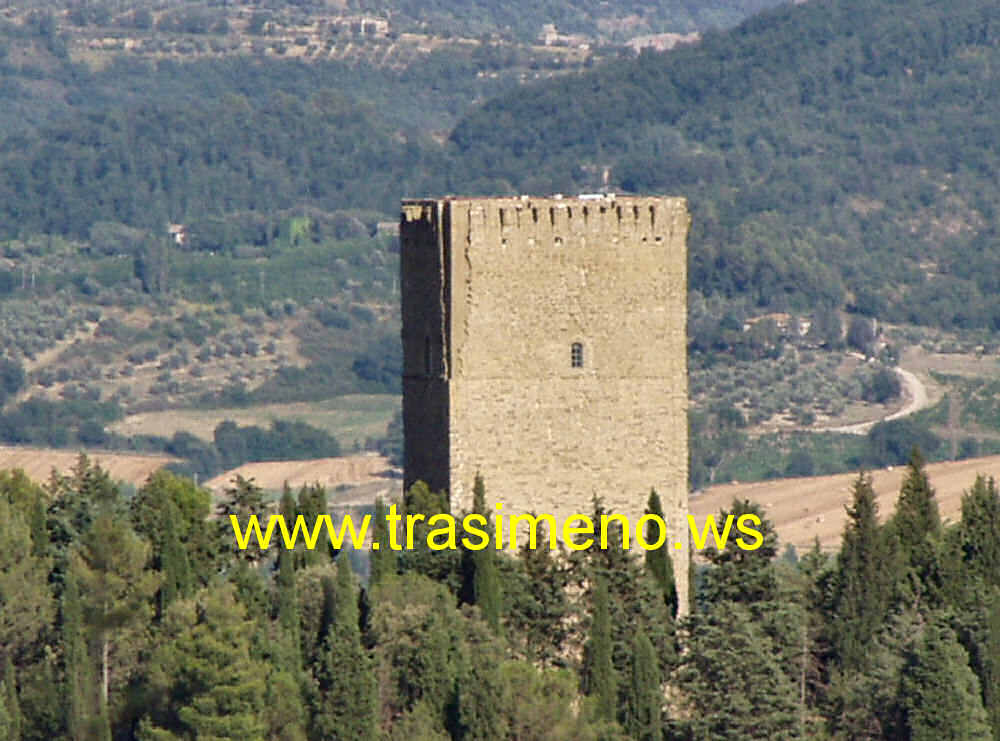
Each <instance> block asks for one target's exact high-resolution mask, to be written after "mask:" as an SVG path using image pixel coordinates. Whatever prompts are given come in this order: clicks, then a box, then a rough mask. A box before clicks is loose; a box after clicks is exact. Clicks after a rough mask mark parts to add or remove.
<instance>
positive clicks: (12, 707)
mask: <svg viewBox="0 0 1000 741" xmlns="http://www.w3.org/2000/svg"><path fill="white" fill-rule="evenodd" d="M0 677H2V682H0V731H6V733H7V735H6V736H3V735H2V733H0V738H7V739H9V741H20V740H21V727H22V725H23V724H22V720H23V719H22V717H21V706H20V703H19V702H18V699H17V678H16V677H15V676H14V664H13V663H12V662H11V660H10V654H7V656H6V657H5V659H4V667H3V674H2V675H0Z"/></svg>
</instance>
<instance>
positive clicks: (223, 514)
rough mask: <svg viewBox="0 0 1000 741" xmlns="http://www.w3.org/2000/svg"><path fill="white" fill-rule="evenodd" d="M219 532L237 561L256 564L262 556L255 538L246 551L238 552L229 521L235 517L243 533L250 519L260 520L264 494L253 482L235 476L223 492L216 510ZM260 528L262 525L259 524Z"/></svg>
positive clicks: (262, 512) (251, 540) (262, 511)
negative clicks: (254, 516) (231, 483)
mask: <svg viewBox="0 0 1000 741" xmlns="http://www.w3.org/2000/svg"><path fill="white" fill-rule="evenodd" d="M218 514H219V531H220V535H221V538H222V539H223V540H224V542H227V543H229V550H230V551H231V553H232V554H233V555H234V556H236V557H237V558H238V559H241V560H243V561H245V562H246V563H248V564H251V565H253V564H258V563H260V561H261V559H262V558H263V556H264V553H263V551H262V550H261V547H260V544H259V543H258V542H257V539H256V538H251V539H250V542H249V543H248V544H247V547H246V549H244V550H240V548H239V547H238V546H237V545H236V539H235V538H234V537H233V525H232V522H231V520H230V518H231V517H233V516H235V517H236V519H237V521H238V522H239V525H240V528H241V529H243V530H244V531H245V529H246V528H247V527H249V523H250V517H251V516H253V515H256V516H257V518H258V519H261V518H262V516H263V515H264V492H263V490H262V489H261V488H260V487H259V486H257V484H255V483H254V480H253V479H252V478H251V479H245V478H243V477H242V476H237V477H236V478H235V480H234V481H233V485H232V486H230V487H228V488H227V489H226V490H225V491H224V492H223V498H222V501H221V502H220V504H219V508H218ZM261 524H262V526H263V524H264V523H261Z"/></svg>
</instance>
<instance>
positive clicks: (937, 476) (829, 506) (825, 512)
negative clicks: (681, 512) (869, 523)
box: [690, 456, 1000, 553]
mask: <svg viewBox="0 0 1000 741" xmlns="http://www.w3.org/2000/svg"><path fill="white" fill-rule="evenodd" d="M905 473H906V467H905V466H895V467H893V468H889V469H884V470H881V471H873V472H872V483H873V485H874V487H875V493H876V494H877V495H878V506H879V515H880V519H881V520H883V521H884V520H885V518H886V517H888V516H889V515H891V514H892V511H893V508H894V506H895V502H896V497H897V496H898V495H899V487H900V484H901V483H902V478H903V475H904V474H905ZM980 473H981V474H985V475H987V476H993V477H995V478H997V479H1000V456H992V457H989V458H970V459H969V460H964V461H955V462H951V461H949V462H946V463H932V464H930V465H928V466H927V475H928V476H929V477H930V481H931V485H932V486H933V487H934V489H935V491H936V492H937V501H938V507H939V508H940V510H941V517H942V518H943V519H946V520H948V519H950V520H952V521H955V520H958V519H959V517H960V516H961V504H962V493H963V492H964V491H966V490H967V489H969V488H970V487H971V486H972V484H973V483H974V482H975V480H976V475H977V474H980ZM856 479H857V474H838V475H836V476H817V477H813V478H800V479H776V480H774V481H761V482H758V483H755V484H723V485H720V486H713V487H711V488H709V489H707V490H705V492H704V493H702V494H699V495H696V496H692V497H691V502H690V506H691V514H693V515H694V516H695V520H696V521H697V523H698V526H699V527H703V526H704V517H705V515H708V514H717V513H718V512H719V510H720V509H722V508H723V507H727V508H728V507H729V505H730V504H731V503H732V501H733V499H734V498H737V499H749V500H751V501H754V502H757V503H758V504H760V505H762V506H763V507H764V510H765V511H766V512H767V516H768V518H769V519H770V520H771V521H772V522H774V524H775V529H776V530H777V532H778V537H779V538H780V540H781V542H782V543H791V544H793V545H794V546H795V547H796V549H798V550H799V553H801V552H802V551H803V549H808V548H811V547H812V544H813V541H814V539H815V538H819V542H820V545H822V546H823V548H826V549H833V548H839V547H840V537H841V534H842V533H843V530H844V523H845V522H846V520H847V515H846V512H845V506H846V505H847V504H848V503H849V502H850V499H851V485H852V484H853V482H854V481H855V480H856Z"/></svg>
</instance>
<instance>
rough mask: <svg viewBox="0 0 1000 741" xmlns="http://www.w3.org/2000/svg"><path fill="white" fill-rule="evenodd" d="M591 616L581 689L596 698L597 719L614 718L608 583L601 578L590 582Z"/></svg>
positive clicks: (614, 680) (615, 691) (615, 695)
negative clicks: (583, 682)
mask: <svg viewBox="0 0 1000 741" xmlns="http://www.w3.org/2000/svg"><path fill="white" fill-rule="evenodd" d="M593 600H594V602H593V617H592V618H591V624H590V640H589V641H588V642H587V647H586V660H585V666H584V680H585V687H584V689H585V691H586V693H587V695H589V696H590V697H593V698H595V700H596V705H597V708H596V714H597V717H598V718H599V719H601V720H607V721H614V720H615V719H616V715H617V713H616V708H617V707H618V689H617V685H618V682H617V677H616V672H615V667H614V663H613V659H612V653H611V652H612V643H611V614H610V612H609V609H608V585H607V582H606V581H605V580H604V579H603V578H602V579H599V580H598V581H597V583H596V584H595V585H594V590H593Z"/></svg>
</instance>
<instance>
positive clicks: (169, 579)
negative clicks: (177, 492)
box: [159, 500, 194, 614]
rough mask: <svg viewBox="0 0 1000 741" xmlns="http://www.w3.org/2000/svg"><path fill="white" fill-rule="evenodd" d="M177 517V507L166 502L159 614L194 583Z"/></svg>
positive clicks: (170, 502) (161, 556)
mask: <svg viewBox="0 0 1000 741" xmlns="http://www.w3.org/2000/svg"><path fill="white" fill-rule="evenodd" d="M178 517H179V513H178V512H177V505H175V504H174V503H173V502H172V501H169V500H168V501H167V502H166V503H165V505H164V507H163V522H162V534H161V537H162V550H161V552H160V554H159V555H160V571H161V572H162V574H163V584H162V585H161V586H160V593H159V598H160V599H159V602H160V612H161V614H162V613H163V611H164V610H166V608H167V606H168V605H169V604H170V603H171V602H172V601H173V600H174V599H176V598H177V597H183V596H185V595H186V594H187V593H188V592H189V591H190V589H191V587H192V584H193V581H194V580H193V579H192V576H191V565H190V563H189V562H188V557H187V550H186V549H185V548H184V544H183V543H181V539H180V535H179V534H178V532H177V519H178Z"/></svg>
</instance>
